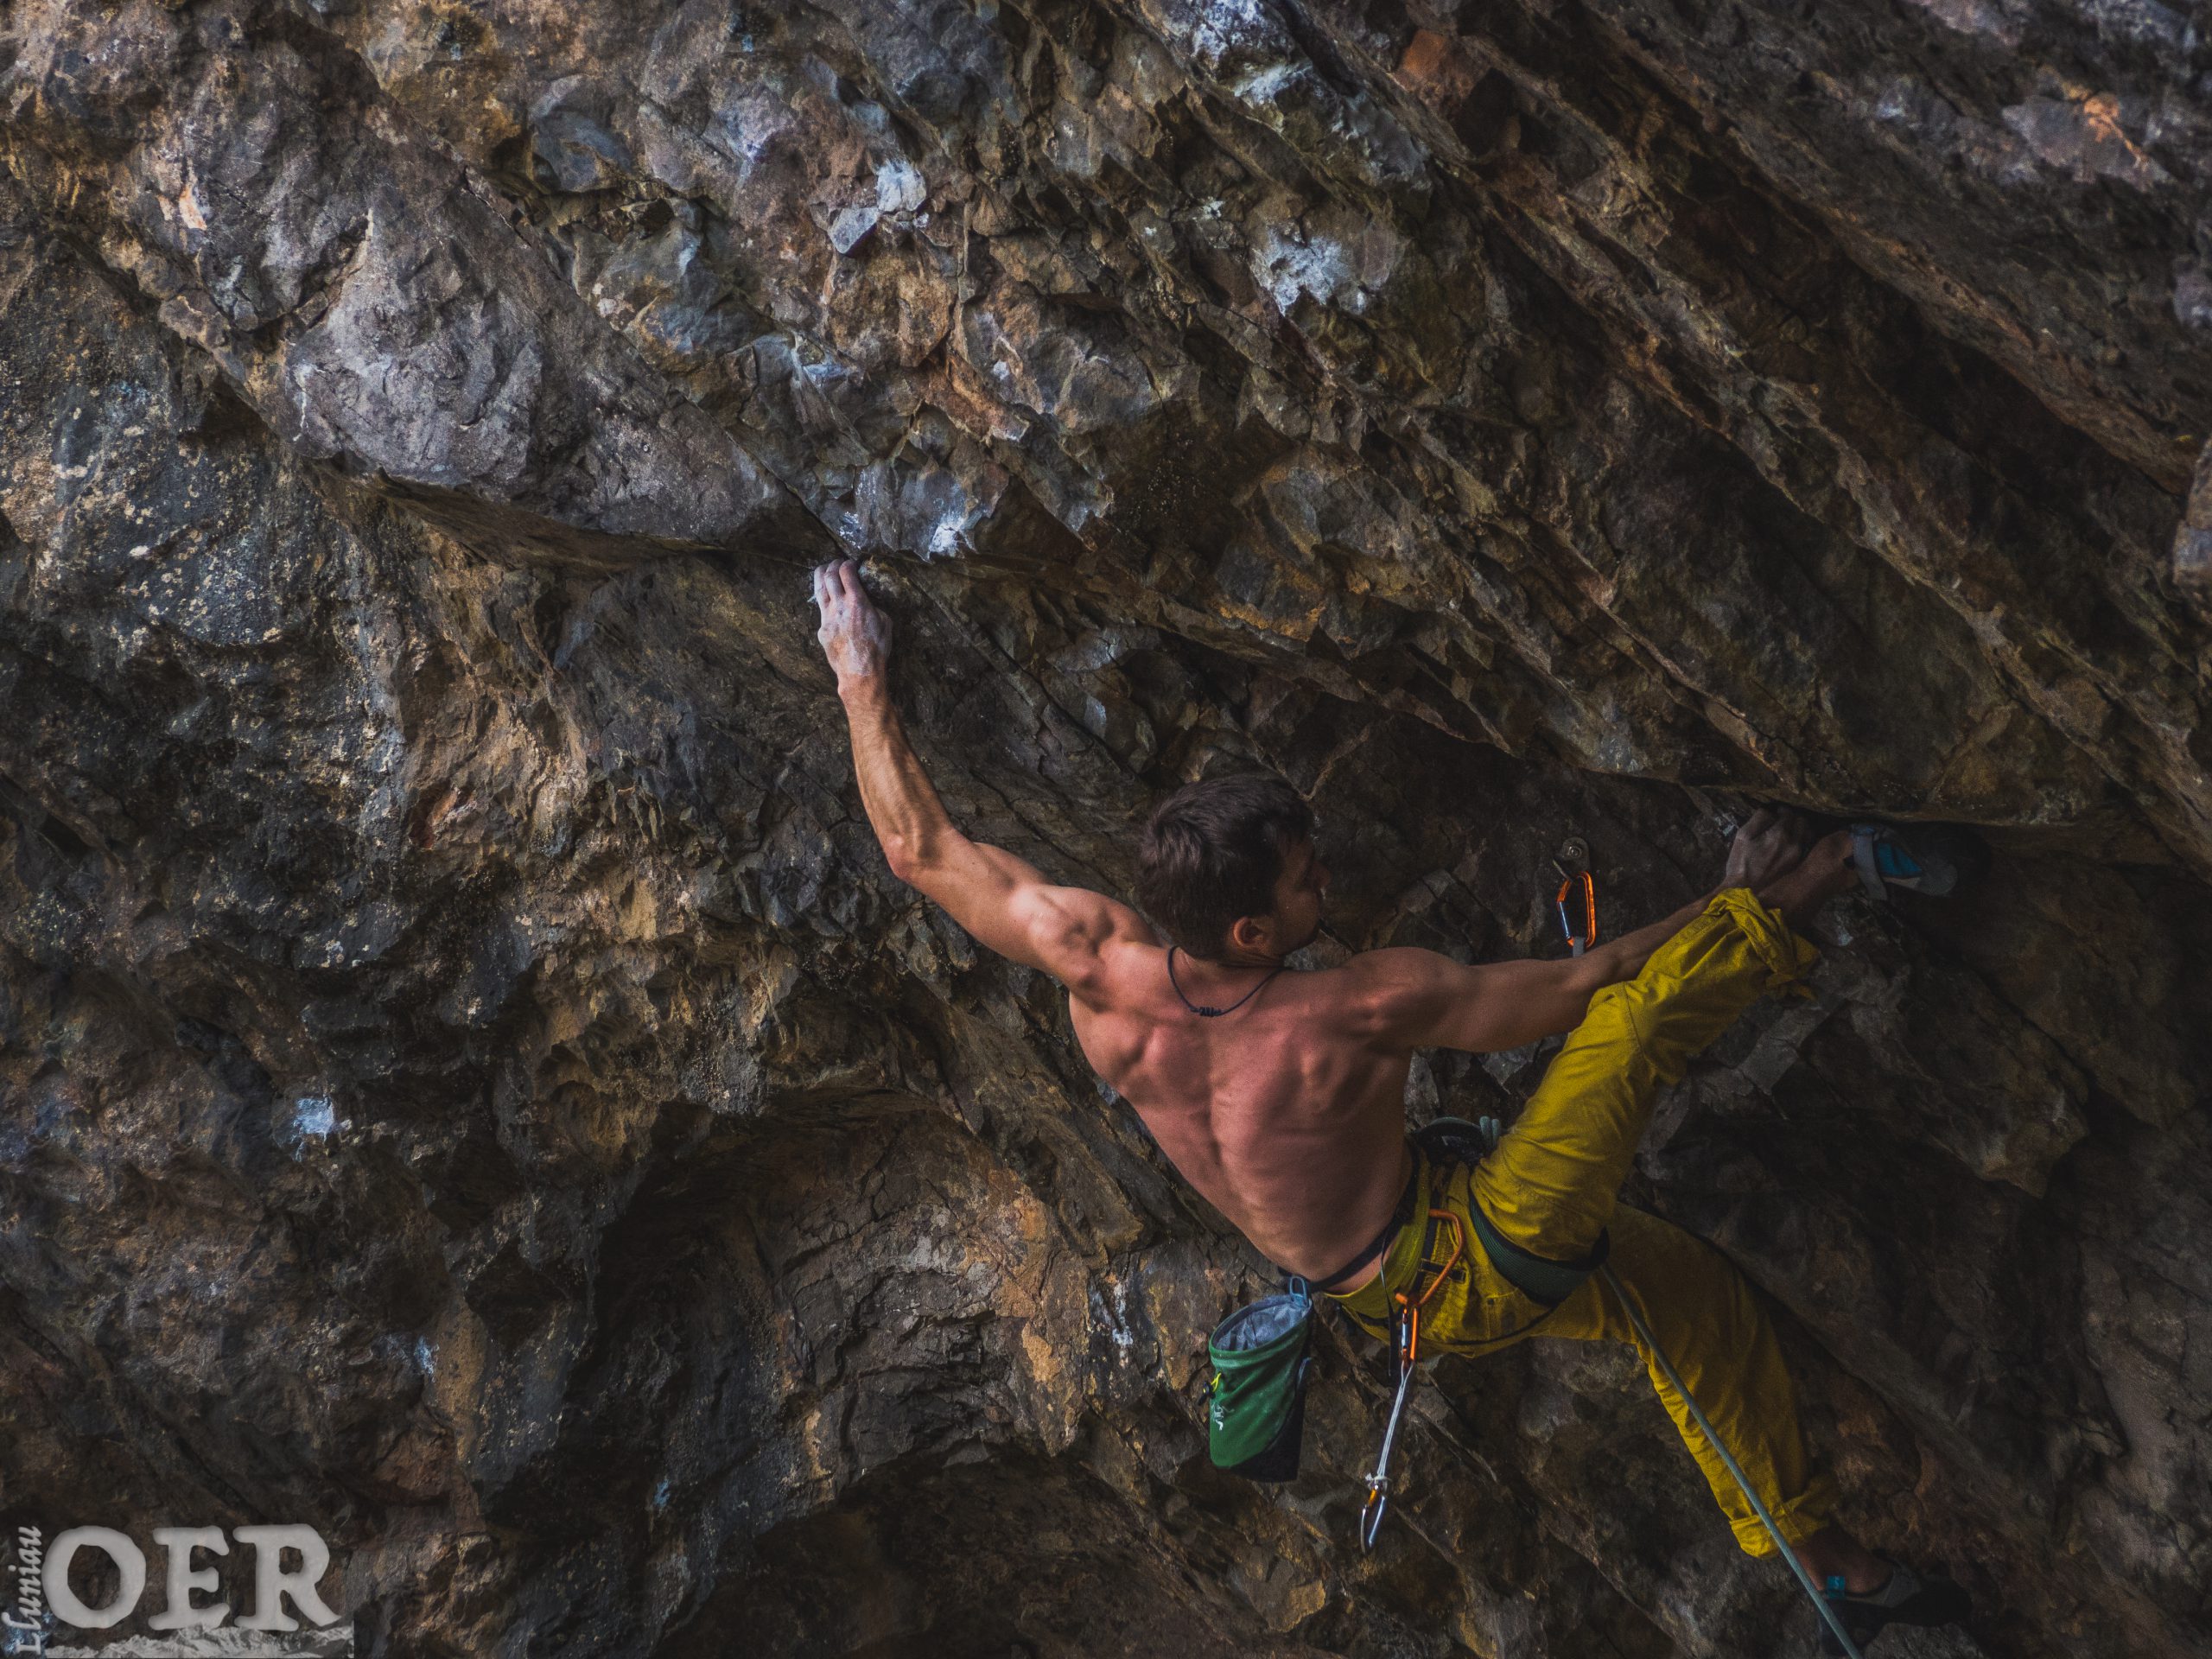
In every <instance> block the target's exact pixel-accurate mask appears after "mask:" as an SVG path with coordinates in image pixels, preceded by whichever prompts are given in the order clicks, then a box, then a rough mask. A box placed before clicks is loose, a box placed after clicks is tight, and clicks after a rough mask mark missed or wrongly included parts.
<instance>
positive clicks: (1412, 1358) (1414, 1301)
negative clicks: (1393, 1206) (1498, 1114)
mask: <svg viewBox="0 0 2212 1659" xmlns="http://www.w3.org/2000/svg"><path fill="white" fill-rule="evenodd" d="M1428 1214H1429V1219H1430V1221H1431V1222H1432V1223H1434V1222H1438V1221H1445V1222H1449V1223H1450V1224H1451V1225H1452V1254H1451V1255H1447V1256H1446V1257H1445V1258H1444V1265H1443V1266H1442V1267H1440V1268H1437V1269H1436V1272H1435V1276H1434V1277H1433V1278H1432V1279H1430V1281H1428V1288H1427V1289H1426V1290H1424V1291H1422V1292H1421V1294H1420V1295H1419V1296H1411V1295H1408V1294H1407V1293H1408V1291H1411V1290H1413V1289H1414V1288H1415V1287H1417V1286H1419V1285H1420V1283H1421V1274H1422V1273H1423V1272H1424V1271H1425V1270H1426V1269H1427V1266H1428V1261H1427V1257H1428V1249H1427V1247H1428V1245H1429V1244H1430V1243H1433V1241H1434V1239H1435V1233H1434V1231H1433V1228H1432V1230H1431V1232H1430V1234H1429V1236H1428V1238H1427V1239H1426V1240H1424V1241H1423V1242H1422V1249H1421V1264H1420V1266H1418V1267H1416V1268H1414V1282H1413V1284H1411V1285H1408V1287H1406V1289H1405V1290H1401V1291H1398V1292H1396V1293H1395V1294H1393V1295H1392V1297H1391V1300H1392V1301H1393V1302H1395V1304H1396V1306H1395V1309H1394V1310H1393V1312H1392V1315H1391V1332H1392V1338H1393V1340H1392V1343H1391V1347H1392V1349H1393V1351H1395V1353H1396V1355H1397V1358H1398V1392H1397V1394H1396V1395H1395V1397H1394V1398H1393V1399H1392V1400H1391V1402H1390V1418H1389V1421H1388V1422H1387V1423H1385V1424H1384V1425H1383V1450H1382V1451H1381V1452H1380V1453H1378V1454H1377V1455H1376V1459H1375V1467H1374V1468H1373V1469H1372V1470H1371V1471H1369V1473H1368V1476H1367V1502H1366V1503H1364V1504H1363V1505H1362V1506H1361V1508H1360V1511H1359V1547H1360V1548H1361V1549H1363V1550H1371V1549H1373V1548H1375V1537H1376V1534H1377V1533H1378V1532H1380V1531H1381V1530H1382V1529H1383V1510H1384V1509H1385V1508H1386V1507H1388V1505H1389V1502H1390V1450H1391V1447H1392V1446H1395V1444H1396V1443H1397V1439H1398V1420H1399V1418H1400V1417H1402V1415H1403V1414H1405V1409H1406V1395H1407V1393H1408V1391H1409V1390H1410V1389H1412V1387H1413V1382H1414V1363H1415V1362H1416V1361H1417V1360H1418V1359H1419V1358H1420V1357H1421V1309H1422V1308H1423V1307H1425V1306H1427V1303H1428V1299H1429V1298H1430V1297H1432V1296H1433V1295H1435V1294H1436V1293H1437V1290H1438V1288H1439V1287H1441V1286H1442V1285H1443V1283H1444V1281H1446V1280H1447V1279H1449V1278H1450V1277H1451V1276H1452V1268H1455V1267H1457V1266H1458V1265H1459V1258H1460V1257H1461V1256H1462V1255H1465V1254H1466V1249H1467V1235H1466V1233H1465V1230H1463V1229H1462V1228H1461V1227H1460V1225H1459V1217H1457V1216H1455V1215H1453V1214H1452V1212H1451V1211H1449V1210H1439V1209H1434V1208H1432V1209H1431V1210H1430V1211H1429V1212H1428Z"/></svg>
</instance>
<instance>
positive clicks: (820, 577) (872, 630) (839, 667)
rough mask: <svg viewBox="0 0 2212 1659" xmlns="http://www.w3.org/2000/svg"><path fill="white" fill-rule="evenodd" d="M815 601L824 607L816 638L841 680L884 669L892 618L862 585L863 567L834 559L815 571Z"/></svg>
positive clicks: (878, 672) (875, 672)
mask: <svg viewBox="0 0 2212 1659" xmlns="http://www.w3.org/2000/svg"><path fill="white" fill-rule="evenodd" d="M814 602H815V603H816V604H817V605H818V606H820V607H822V626H821V627H820V628H819V629H817V631H816V632H815V636H814V637H815V638H816V639H819V640H820V641H821V642H822V650H823V655H825V656H826V657H828V658H829V666H830V668H831V669H832V670H834V671H836V676H837V680H838V683H840V684H842V683H844V682H845V681H847V680H849V679H857V678H864V677H868V676H869V675H873V674H880V673H882V672H883V670H884V664H887V663H888V662H889V661H890V660H891V619H890V618H889V617H887V616H886V615H885V614H884V613H882V612H881V611H879V610H878V609H876V608H875V602H874V601H873V600H871V599H869V598H868V589H867V588H863V587H861V568H860V566H859V564H858V563H855V561H853V560H851V559H832V560H830V561H829V563H827V564H823V565H817V566H816V567H815V571H814Z"/></svg>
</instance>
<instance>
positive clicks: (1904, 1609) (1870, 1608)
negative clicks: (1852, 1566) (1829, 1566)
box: [1821, 1555, 1974, 1654]
mask: <svg viewBox="0 0 2212 1659" xmlns="http://www.w3.org/2000/svg"><path fill="white" fill-rule="evenodd" d="M1882 1559H1883V1560H1889V1557H1888V1556H1886V1555H1885V1556H1884V1557H1882ZM1827 1600H1828V1605H1829V1606H1830V1607H1833V1608H1834V1610H1835V1613H1836V1617H1837V1618H1840V1620H1842V1622H1843V1628H1844V1629H1845V1630H1848V1631H1850V1632H1851V1639H1852V1640H1853V1642H1854V1643H1857V1644H1858V1645H1859V1648H1860V1649H1864V1648H1865V1647H1866V1644H1867V1643H1869V1642H1871V1641H1872V1640H1873V1639H1874V1638H1875V1637H1876V1636H1878V1635H1879V1634H1880V1633H1881V1631H1882V1630H1883V1628H1884V1627H1885V1626H1886V1625H1891V1624H1957V1623H1958V1622H1959V1621H1960V1620H1961V1619H1962V1618H1965V1617H1966V1616H1967V1614H1968V1613H1970V1612H1972V1611H1974V1603H1973V1601H1972V1600H1971V1599H1969V1598H1968V1596H1967V1592H1965V1591H1964V1590H1962V1589H1961V1588H1960V1587H1959V1586H1958V1585H1956V1584H1955V1583H1954V1582H1953V1581H1952V1580H1951V1579H1950V1578H1949V1577H1948V1575H1947V1574H1945V1573H1944V1572H1943V1571H1942V1568H1940V1567H1932V1568H1930V1569H1929V1571H1927V1572H1925V1573H1915V1572H1912V1571H1911V1570H1910V1569H1909V1568H1906V1567H1899V1566H1898V1565H1897V1563H1896V1562H1895V1561H1890V1576H1889V1578H1888V1580H1886V1581H1885V1583H1884V1584H1883V1586H1882V1587H1881V1588H1880V1589H1878V1590H1870V1591H1868V1592H1866V1594H1865V1595H1863V1596H1854V1595H1852V1594H1851V1593H1849V1592H1847V1591H1846V1590H1845V1589H1844V1587H1843V1580H1841V1579H1830V1580H1828V1587H1827ZM1842 1651H1843V1643H1840V1642H1839V1641H1837V1640H1836V1639H1835V1632H1834V1630H1830V1629H1829V1628H1828V1625H1827V1620H1826V1619H1822V1620H1821V1652H1822V1653H1834V1654H1840V1653H1841V1652H1842Z"/></svg>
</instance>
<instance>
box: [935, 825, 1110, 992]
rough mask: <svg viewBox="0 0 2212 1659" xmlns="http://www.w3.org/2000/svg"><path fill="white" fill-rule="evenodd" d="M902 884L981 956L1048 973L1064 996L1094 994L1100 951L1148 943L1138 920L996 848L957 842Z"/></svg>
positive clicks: (1101, 957)
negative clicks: (915, 890) (1135, 941)
mask: <svg viewBox="0 0 2212 1659" xmlns="http://www.w3.org/2000/svg"><path fill="white" fill-rule="evenodd" d="M906 879H907V880H910V881H912V883H913V885H914V886H916V887H919V888H920V889H921V890H922V891H923V892H924V893H926V894H928V895H929V897H931V899H935V900H936V901H937V902H938V904H940V905H942V906H944V908H945V910H946V911H947V912H949V913H950V915H951V917H952V919H953V920H954V921H956V922H957V923H959V924H960V925H961V926H963V928H965V929H967V930H968V931H969V933H970V934H971V935H973V936H974V938H975V939H976V943H977V944H981V945H982V946H983V947H984V948H985V949H986V950H995V951H996V952H997V953H998V954H999V955H1000V956H1002V957H1011V958H1012V959H1013V960H1014V961H1015V962H1018V963H1022V964H1023V965H1024V966H1026V967H1030V968H1034V969H1037V970H1038V971H1039V972H1040V973H1046V974H1050V975H1051V976H1052V977H1053V978H1054V979H1057V980H1058V981H1059V982H1061V983H1062V984H1063V985H1065V986H1066V987H1067V988H1069V989H1070V990H1072V991H1077V992H1083V991H1085V990H1088V989H1090V988H1093V987H1095V985H1096V982H1097V980H1098V977H1099V976H1100V975H1101V974H1102V972H1103V967H1104V951H1105V949H1106V947H1107V946H1108V945H1109V944H1112V943H1114V942H1115V941H1116V940H1120V939H1128V938H1141V939H1144V940H1147V941H1149V940H1150V938H1151V937H1152V931H1151V929H1150V928H1149V927H1147V925H1146V924H1145V921H1144V918H1142V917H1141V916H1139V915H1138V914H1137V912H1135V911H1134V910H1131V909H1130V908H1129V907H1128V906H1127V905H1123V904H1119V903H1117V902H1116V901H1115V900H1114V899H1109V898H1108V897H1107V896H1106V895H1105V894H1104V893H1093V892H1091V891H1090V889H1089V888H1087V887H1054V886H1053V885H1052V883H1051V882H1049V881H1047V880H1046V879H1045V877H1044V874H1043V873H1042V872H1040V871H1039V870H1038V869H1037V868H1036V867H1035V866H1033V865H1032V864H1030V863H1028V862H1027V861H1024V860H1022V859H1020V858H1018V857H1016V856H1015V855H1014V854H1012V853H1009V852H1007V850H1006V849H1004V848H1003V847H992V846H988V845H986V844H984V843H983V842H976V841H969V839H968V838H967V837H966V836H958V837H956V838H955V839H954V840H953V841H952V842H950V843H949V844H947V845H946V846H945V847H944V849H943V851H942V852H941V853H940V855H938V857H937V858H934V859H932V860H931V861H930V862H929V863H928V864H927V865H925V866H924V867H923V868H919V869H917V870H914V871H912V872H910V873H909V874H908V875H907V878H906Z"/></svg>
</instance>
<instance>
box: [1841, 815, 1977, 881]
mask: <svg viewBox="0 0 2212 1659" xmlns="http://www.w3.org/2000/svg"><path fill="white" fill-rule="evenodd" d="M1851 857H1852V861H1853V863H1855V864H1856V865H1857V866H1858V867H1859V880H1860V881H1862V882H1863V883H1865V884H1866V896H1867V897H1868V898H1870V899H1886V898H1888V897H1889V896H1890V893H1891V891H1892V890H1894V889H1897V888H1900V887H1901V888H1903V889H1904V890H1905V891H1906V892H1908V893H1926V894H1928V895H1929V897H1930V898H1940V897H1942V895H1943V894H1945V893H1950V892H1952V891H1954V890H1955V889H1956V888H1957V887H1958V886H1959V884H1960V883H1961V881H1966V880H1971V879H1972V878H1973V877H1974V876H1977V875H1980V874H1981V873H1982V872H1983V871H1984V870H1986V869H1987V868H1989V849H1988V848H1987V847H1986V846H1985V845H1984V844H1983V843H1982V840H1981V837H1980V836H1977V835H1975V834H1974V832H1973V831H1971V830H1968V829H1959V828H1958V827H1957V826H1956V825H1955V824H1948V823H1854V824H1853V825H1852V826H1851Z"/></svg>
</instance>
